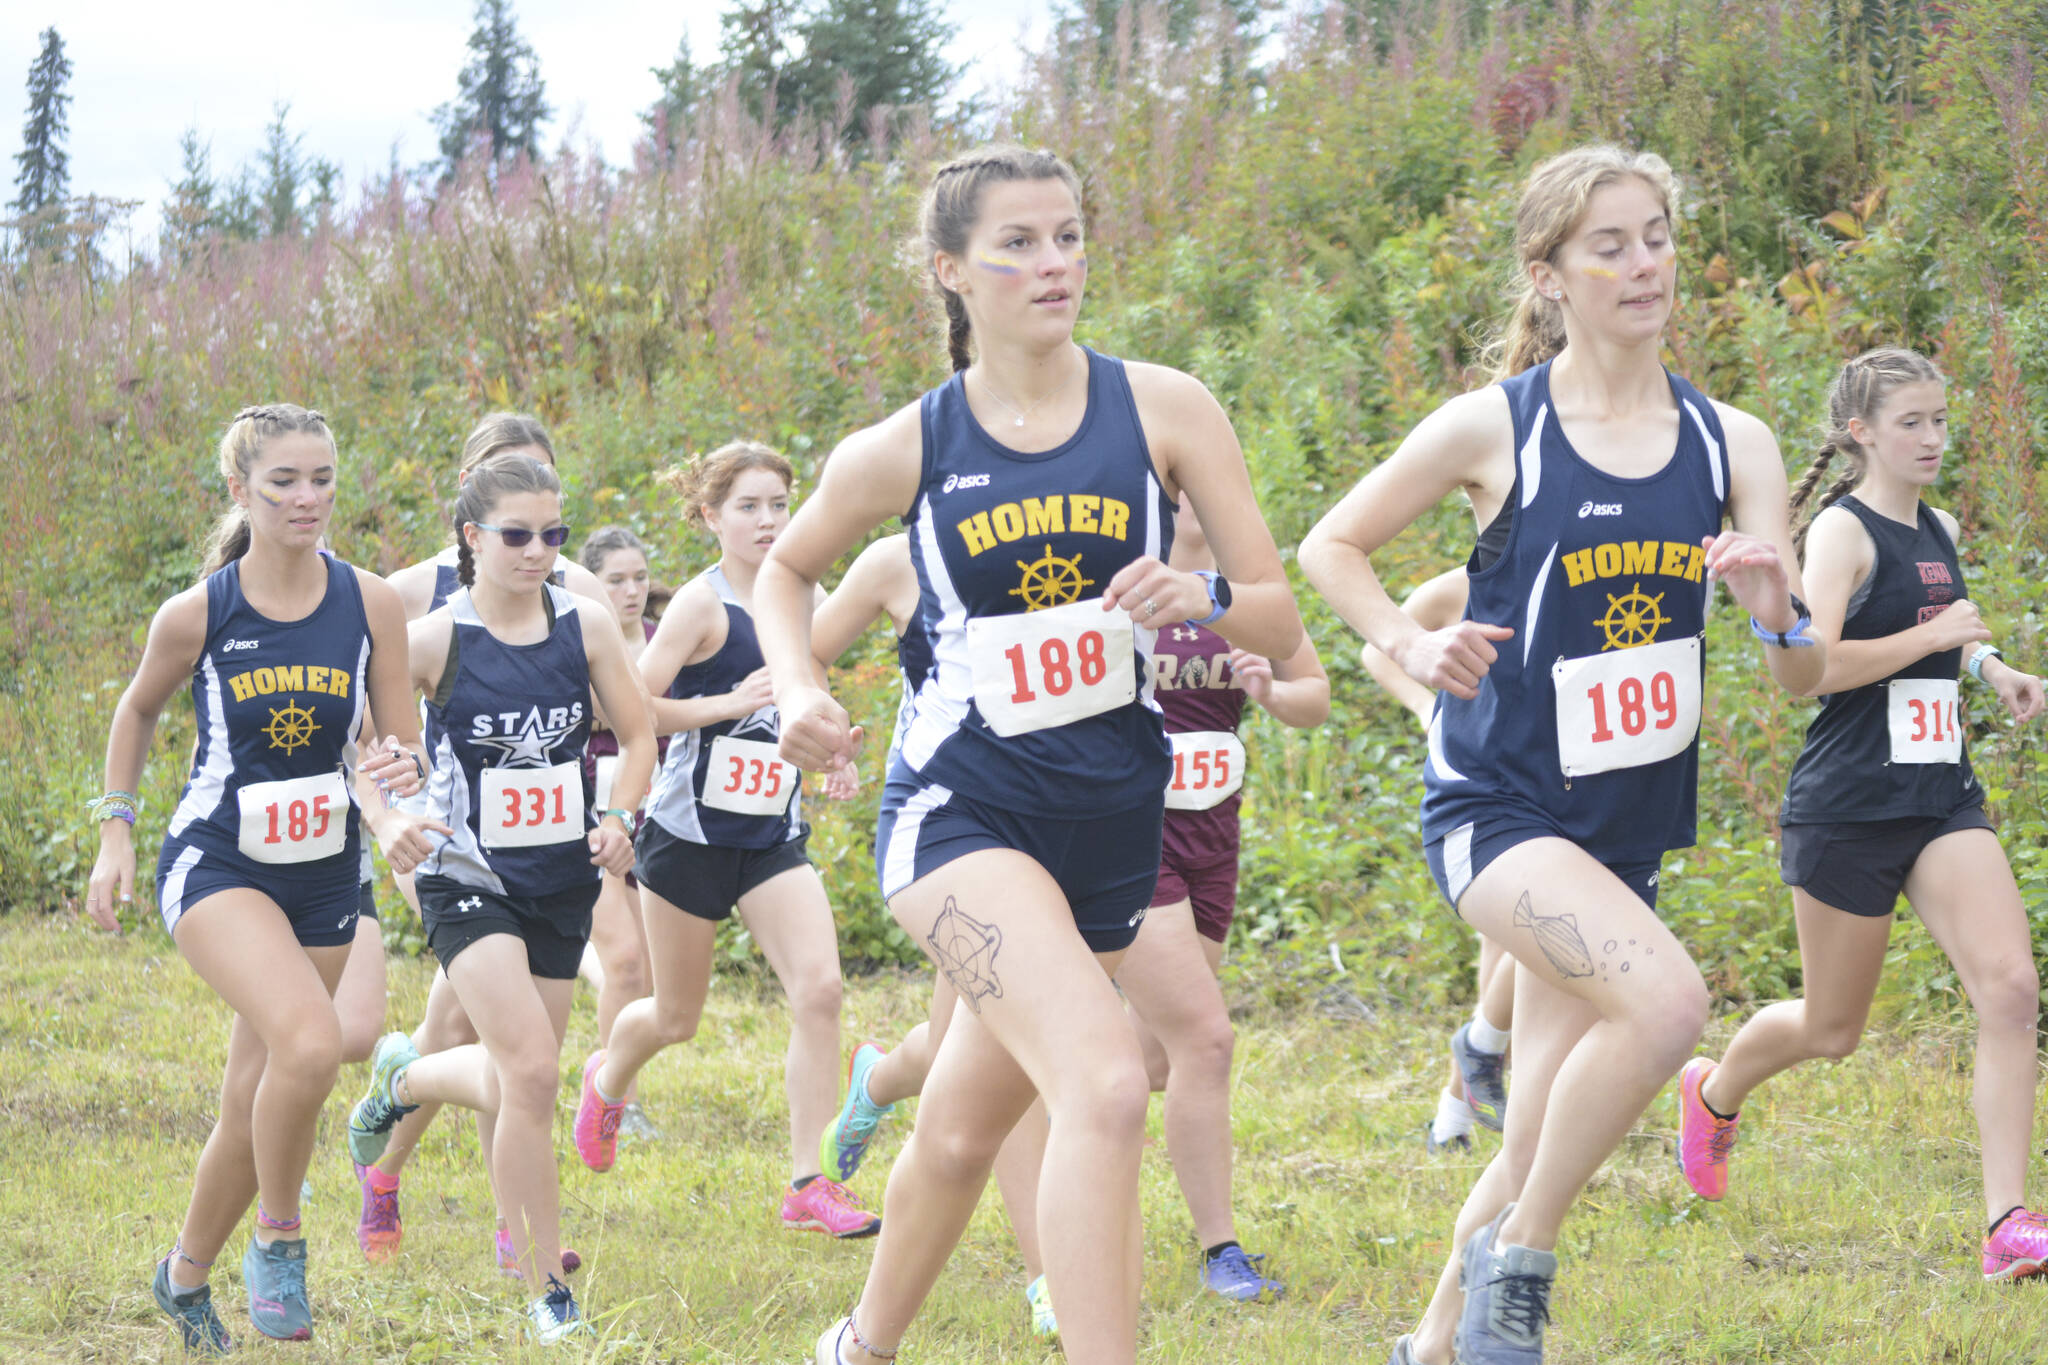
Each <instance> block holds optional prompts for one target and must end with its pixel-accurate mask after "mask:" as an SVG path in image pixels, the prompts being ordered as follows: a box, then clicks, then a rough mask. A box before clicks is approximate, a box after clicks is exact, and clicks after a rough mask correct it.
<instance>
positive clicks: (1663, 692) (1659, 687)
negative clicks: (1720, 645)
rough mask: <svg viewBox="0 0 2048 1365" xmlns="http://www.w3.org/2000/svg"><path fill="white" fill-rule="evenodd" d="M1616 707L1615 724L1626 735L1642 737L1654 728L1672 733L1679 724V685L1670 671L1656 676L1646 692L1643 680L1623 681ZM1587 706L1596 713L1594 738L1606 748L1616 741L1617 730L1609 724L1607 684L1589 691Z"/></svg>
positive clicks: (1617, 687) (1618, 685) (1616, 690)
mask: <svg viewBox="0 0 2048 1365" xmlns="http://www.w3.org/2000/svg"><path fill="white" fill-rule="evenodd" d="M1646 690H1647V692H1648V705H1647V706H1646V705H1645V704H1644V702H1645V697H1644V693H1645V691H1646ZM1614 703H1615V705H1614V711H1615V721H1616V723H1617V724H1619V725H1620V726H1621V732H1622V733H1623V734H1625V735H1640V734H1641V733H1643V731H1644V730H1646V729H1648V728H1649V727H1650V726H1652V725H1654V726H1656V728H1657V729H1659V730H1669V729H1670V728H1671V727H1672V726H1674V725H1676V724H1678V681H1677V679H1675V678H1673V677H1672V676H1671V674H1670V672H1669V671H1665V672H1660V673H1653V674H1651V675H1650V683H1649V687H1648V688H1647V689H1645V687H1644V686H1643V680H1642V679H1641V678H1623V679H1622V680H1621V681H1620V682H1618V683H1616V684H1615V685H1614ZM1586 704H1587V705H1588V706H1589V707H1590V708H1591V709H1592V712H1593V733H1592V736H1591V738H1592V740H1593V742H1594V743H1595V744H1605V743H1606V742H1607V741H1608V740H1611V739H1613V738H1614V730H1613V729H1612V728H1611V727H1610V726H1609V725H1608V722H1607V684H1605V683H1595V684H1594V685H1593V686H1591V687H1589V688H1587V689H1586Z"/></svg>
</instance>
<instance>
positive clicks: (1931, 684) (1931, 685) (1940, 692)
mask: <svg viewBox="0 0 2048 1365" xmlns="http://www.w3.org/2000/svg"><path fill="white" fill-rule="evenodd" d="M1885 692H1886V693H1887V694H1888V695H1887V699H1886V706H1885V715H1886V719H1887V720H1889V721H1890V722H1891V732H1892V762H1894V763H1960V762H1962V761H1963V727H1962V725H1961V723H1960V722H1961V720H1962V717H1961V716H1960V715H1959V714H1958V713H1957V701H1956V680H1955V679H1954V678H1893V679H1892V680H1891V681H1890V682H1888V683H1886V684H1885Z"/></svg>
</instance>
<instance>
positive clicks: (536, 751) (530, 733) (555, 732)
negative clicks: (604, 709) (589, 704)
mask: <svg viewBox="0 0 2048 1365" xmlns="http://www.w3.org/2000/svg"><path fill="white" fill-rule="evenodd" d="M578 710H579V712H580V708H578ZM547 719H548V720H554V721H558V722H559V723H557V724H554V725H548V724H544V723H543V721H542V718H541V711H540V708H539V707H537V706H536V707H534V708H533V709H532V710H530V711H528V712H527V713H526V719H525V720H524V721H522V722H520V724H519V728H518V729H516V730H514V731H512V732H510V733H509V734H503V735H471V736H470V742H471V743H472V744H475V745H478V746H479V747H482V748H490V749H496V750H497V751H498V752H499V753H501V754H503V755H504V761H503V762H502V763H499V764H496V765H494V766H496V767H501V768H545V767H547V766H548V754H549V753H550V752H552V751H553V750H554V748H555V746H556V745H558V744H560V743H561V742H562V741H563V740H564V739H566V738H568V736H569V732H570V731H571V730H574V729H575V728H576V722H575V720H574V719H573V718H571V716H570V715H568V714H566V713H564V712H562V711H561V709H560V708H557V710H556V713H555V714H553V715H550V716H548V717H547Z"/></svg>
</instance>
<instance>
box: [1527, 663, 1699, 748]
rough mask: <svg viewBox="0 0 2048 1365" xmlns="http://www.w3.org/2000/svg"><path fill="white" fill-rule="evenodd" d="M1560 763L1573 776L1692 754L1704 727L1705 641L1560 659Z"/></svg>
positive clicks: (1555, 674)
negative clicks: (1702, 646) (1702, 675)
mask: <svg viewBox="0 0 2048 1365" xmlns="http://www.w3.org/2000/svg"><path fill="white" fill-rule="evenodd" d="M1550 677H1551V681H1552V682H1553V683H1554V684H1555V685H1556V687H1557V762H1558V766H1559V767H1560V768H1562V769H1563V770H1564V775H1565V776H1566V777H1584V776H1586V775H1587V774H1589V773H1605V772H1612V771H1614V770H1615V769H1616V768H1640V767H1642V766H1643V765H1644V764H1646V763H1656V762H1660V761H1662V760H1663V759H1667V758H1672V757H1675V756H1677V755H1678V754H1682V753H1684V752H1685V751H1686V750H1687V749H1688V748H1690V747H1691V746H1692V742H1693V738H1694V736H1696V735H1697V734H1698V733H1699V729H1700V640H1699V637H1698V636H1697V635H1688V636H1685V637H1683V638H1681V639H1677V640H1663V641H1660V642H1658V643H1657V644H1654V645H1642V646H1639V647H1637V648H1635V649H1620V650H1616V651H1614V652H1613V653H1611V654H1589V655H1587V656H1585V657H1584V658H1579V659H1560V660H1558V661H1557V662H1556V663H1554V664H1552V665H1551V666H1550Z"/></svg>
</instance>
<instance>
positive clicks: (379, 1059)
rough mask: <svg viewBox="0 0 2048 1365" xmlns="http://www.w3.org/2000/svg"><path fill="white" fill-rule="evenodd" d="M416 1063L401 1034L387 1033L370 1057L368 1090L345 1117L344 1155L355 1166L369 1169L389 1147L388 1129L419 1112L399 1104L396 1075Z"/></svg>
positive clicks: (417, 1056) (416, 1052)
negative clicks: (345, 1143) (346, 1128)
mask: <svg viewBox="0 0 2048 1365" xmlns="http://www.w3.org/2000/svg"><path fill="white" fill-rule="evenodd" d="M419 1059H420V1052H419V1049H418V1048H416V1047H414V1046H413V1045H412V1039H410V1038H408V1037H406V1035H404V1034H403V1033H387V1034H385V1035H384V1036H383V1037H382V1038H379V1039H378V1040H377V1050H376V1051H375V1052H372V1053H371V1054H370V1088H369V1089H368V1090H366V1091H365V1092H363V1097H362V1099H360V1100H358V1101H357V1102H356V1107H355V1108H354V1109H351V1110H350V1111H349V1115H348V1154H349V1158H350V1160H352V1161H354V1162H355V1163H356V1165H358V1166H370V1165H374V1164H375V1163H376V1160H377V1158H378V1157H380V1156H383V1155H384V1149H385V1148H386V1147H387V1146H389V1145H390V1143H391V1128H392V1125H393V1124H395V1123H397V1122H398V1121H399V1120H400V1119H402V1118H404V1117H405V1116H406V1115H407V1114H410V1113H411V1112H412V1111H413V1110H415V1109H417V1108H419V1106H418V1105H416V1104H400V1103H399V1102H398V1095H397V1081H398V1073H399V1072H401V1071H403V1070H405V1069H406V1068H407V1067H409V1066H411V1065H412V1064H413V1063H414V1062H416V1061H418V1060H419Z"/></svg>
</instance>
